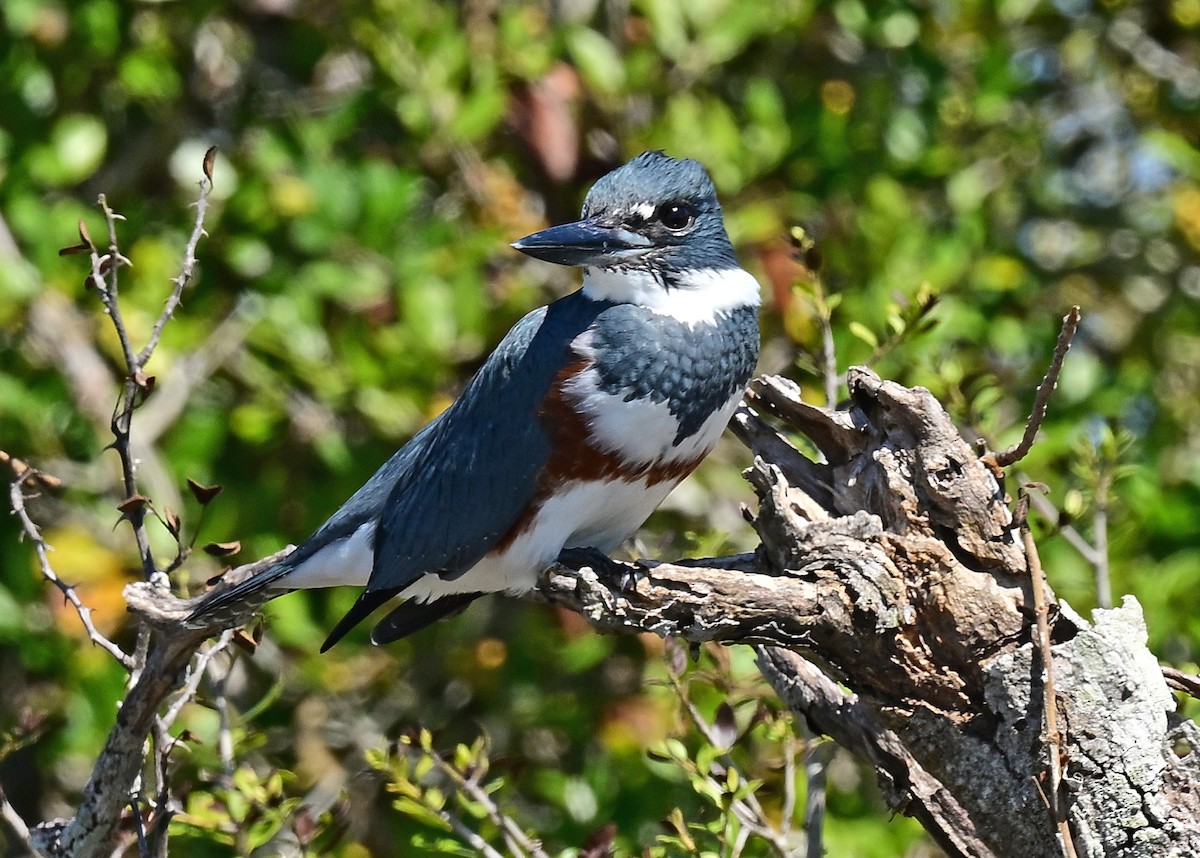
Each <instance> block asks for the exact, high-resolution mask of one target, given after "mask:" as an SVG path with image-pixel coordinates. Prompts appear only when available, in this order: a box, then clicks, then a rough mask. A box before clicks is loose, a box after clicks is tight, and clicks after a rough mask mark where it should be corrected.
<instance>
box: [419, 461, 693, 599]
mask: <svg viewBox="0 0 1200 858" xmlns="http://www.w3.org/2000/svg"><path fill="white" fill-rule="evenodd" d="M674 487H675V483H674V482H666V483H659V484H658V485H654V486H649V487H647V485H646V483H645V482H644V481H641V480H639V481H637V482H634V483H626V482H603V483H602V482H586V483H574V484H572V485H571V486H570V487H569V488H567V490H566V491H565V492H560V493H559V494H558V495H556V496H555V497H553V498H551V499H550V500H548V501H547V502H546V503H545V505H544V506H543V507H542V508H541V509H540V510H539V511H538V513H537V515H536V516H535V517H534V519H533V522H532V524H531V526H530V527H528V528H527V529H526V530H525V531H524V532H522V533H521V534H520V535H519V536H518V537H517V538H516V539H514V540H513V541H512V543H511V544H510V545H509V546H508V547H507V549H506V550H504V551H503V552H497V553H493V554H488V555H487V556H486V557H484V558H483V559H482V560H481V561H479V562H478V563H477V564H475V565H474V566H473V567H471V568H470V569H469V570H467V571H466V572H464V573H463V574H462V575H460V576H458V577H457V578H454V579H452V580H444V579H442V578H440V577H438V576H437V575H426V576H425V577H423V578H422V579H421V580H419V581H417V582H415V583H413V584H412V585H410V586H409V587H408V588H406V589H405V590H404V593H403V595H404V596H407V597H410V598H416V599H419V600H421V601H428V600H430V599H437V598H440V597H442V596H448V595H451V594H453V593H498V592H501V591H503V592H507V593H514V594H515V593H524V592H527V591H529V590H532V589H533V588H534V587H535V586H537V581H538V577H539V576H540V575H541V573H542V571H543V570H544V569H545V568H546V567H548V566H549V565H550V564H551V563H553V562H554V560H555V558H557V557H558V555H559V553H560V552H561V551H562V550H563V549H564V548H595V549H598V550H600V551H603V552H608V551H611V550H613V549H614V548H616V547H617V546H618V545H620V544H621V543H622V542H623V541H624V540H625V539H627V538H628V537H629V536H631V535H632V534H633V532H634V531H635V530H637V529H638V528H639V527H641V526H642V522H644V521H645V520H646V519H647V518H648V517H649V516H650V513H652V512H654V510H655V509H656V508H657V507H658V505H659V504H660V503H662V502H663V499H664V498H665V497H666V496H667V495H668V494H670V492H671V489H673V488H674Z"/></svg>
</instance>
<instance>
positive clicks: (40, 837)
mask: <svg viewBox="0 0 1200 858" xmlns="http://www.w3.org/2000/svg"><path fill="white" fill-rule="evenodd" d="M214 154H215V149H210V150H209V152H208V153H207V154H206V155H205V159H204V164H203V170H204V178H203V179H202V180H201V181H200V182H199V194H198V199H197V203H196V209H197V213H196V219H195V223H194V225H193V228H192V232H191V234H190V237H189V239H188V243H187V247H186V250H185V253H184V260H183V263H182V267H181V270H180V273H179V275H178V276H176V277H175V278H174V279H173V280H172V284H173V289H172V291H171V294H170V296H169V297H168V299H167V302H166V306H165V307H164V309H163V311H162V313H161V314H160V316H159V317H158V319H157V321H156V322H155V325H154V327H153V329H152V332H151V335H150V338H149V340H148V342H147V343H146V345H145V346H144V347H143V348H142V350H141V351H140V352H138V351H136V350H135V348H134V345H133V342H132V339H131V337H130V335H129V331H128V329H127V327H126V325H125V322H124V319H123V317H122V315H121V302H120V292H119V287H120V280H119V271H120V269H121V267H123V266H126V265H131V264H132V263H131V262H130V261H129V259H128V258H127V257H125V256H124V255H123V254H122V253H121V251H120V247H119V243H118V240H117V223H118V222H119V221H121V220H124V218H123V217H122V216H121V215H119V214H117V213H116V212H115V211H114V210H113V209H112V207H111V206H109V204H108V201H107V200H106V199H105V197H104V196H103V195H101V196H100V198H99V205H100V208H101V210H102V212H103V213H104V219H105V224H106V226H107V232H108V246H107V252H105V253H103V254H102V253H101V252H100V251H99V250H98V249H97V248H96V245H95V244H94V242H93V241H92V240H91V237H90V236H89V234H88V231H87V228H86V226H85V225H84V224H83V222H82V221H81V222H80V224H79V236H80V242H81V243H80V244H79V245H78V246H75V247H68V248H65V249H64V250H62V251H60V253H63V254H68V253H80V252H86V253H88V254H89V256H90V263H91V271H90V274H89V278H88V285H90V286H91V287H93V288H95V289H96V292H97V294H98V296H99V298H100V301H101V303H102V304H103V306H104V310H105V313H106V314H107V315H108V317H109V319H110V321H111V322H112V325H113V327H114V329H115V331H116V334H117V339H118V341H119V342H120V345H121V350H122V354H123V356H124V360H125V378H124V382H123V384H122V390H121V393H120V395H119V397H118V400H117V403H116V406H115V407H114V409H113V413H112V419H111V424H110V425H111V429H112V433H113V437H114V440H113V443H112V445H111V446H112V447H113V448H114V449H115V450H116V451H117V455H118V458H119V459H120V463H121V477H122V483H123V487H124V492H125V500H124V501H123V502H122V503H121V504H120V505H119V509H120V510H121V514H122V517H123V518H125V519H127V520H128V521H129V522H130V525H131V528H132V530H133V532H134V538H135V542H136V544H137V550H138V557H139V559H140V562H141V566H142V571H143V575H144V577H145V579H146V580H147V581H149V582H151V583H152V584H153V585H154V586H155V587H157V588H158V589H160V590H161V591H162V592H164V593H165V592H166V586H167V580H166V576H165V574H163V573H162V572H160V570H159V569H158V568H157V565H156V564H155V561H154V556H153V553H152V551H151V548H150V543H149V538H148V536H147V533H146V526H145V522H146V514H147V511H148V510H149V509H152V507H151V506H150V500H149V499H148V498H145V497H142V496H141V495H140V493H139V491H138V484H137V459H136V457H135V456H134V454H133V452H132V445H131V440H130V438H131V424H132V419H133V413H134V411H135V410H136V409H137V408H138V407H140V405H141V404H142V403H143V402H144V401H145V400H146V398H147V397H148V396H149V395H150V394H151V393H152V392H153V390H154V378H153V377H152V376H147V375H146V374H145V371H144V368H145V365H146V363H147V362H148V361H149V360H150V358H151V356H152V355H153V353H154V350H155V348H156V347H157V345H158V342H159V340H160V338H161V335H162V331H163V328H164V327H165V325H166V323H167V322H168V321H169V320H170V318H171V317H172V315H173V313H174V311H175V309H176V307H177V306H178V305H179V302H180V299H181V296H182V293H183V290H184V288H185V287H186V286H187V284H188V283H189V282H190V280H191V278H192V275H193V272H194V269H195V264H196V256H195V251H196V247H197V245H198V243H199V241H200V238H201V237H202V236H203V235H204V234H205V233H204V215H205V212H206V210H207V203H208V197H209V194H210V192H211V191H212V159H213V157H214ZM5 458H6V459H7V458H8V457H5ZM13 462H14V463H15V462H16V460H13ZM18 464H19V465H20V467H17V465H18ZM14 470H15V471H16V473H17V477H16V479H15V480H14V482H13V483H12V485H11V491H10V500H11V504H12V508H13V511H14V513H15V514H16V515H17V516H18V518H19V519H20V520H21V523H22V527H23V532H24V534H25V535H26V536H27V537H28V538H29V539H30V540H31V541H32V542H33V544H34V546H35V551H36V553H37V556H38V561H39V564H40V566H41V569H42V574H43V576H44V577H46V578H47V580H49V581H51V582H53V583H54V584H55V585H56V586H57V587H58V588H59V589H60V590H61V591H62V592H63V594H64V597H65V598H66V599H67V600H68V601H70V602H71V603H72V605H73V606H74V607H75V610H76V612H77V613H78V614H79V617H80V620H81V621H82V622H83V625H84V627H85V629H86V630H87V632H88V636H89V637H90V638H91V639H92V640H93V641H94V642H96V643H97V644H98V645H100V646H103V647H104V648H105V649H106V650H107V651H108V652H109V653H110V654H112V655H113V657H114V658H116V659H117V660H118V661H119V662H120V663H121V665H122V666H123V667H125V668H126V669H127V670H128V671H129V672H130V676H129V681H128V693H127V696H126V698H125V701H124V703H123V706H122V708H121V710H120V712H119V714H118V720H117V725H116V726H115V727H114V728H113V731H112V732H111V733H110V735H109V740H108V743H107V745H106V747H105V750H104V752H103V753H102V754H101V756H100V758H99V760H98V761H97V763H96V766H95V768H94V769H93V772H92V777H91V778H90V780H89V781H88V784H87V786H86V787H85V789H84V796H83V801H82V802H81V804H80V807H79V808H78V810H77V812H76V814H75V816H74V818H73V819H71V820H69V821H59V822H53V823H45V824H43V825H41V826H38V828H37V829H35V831H34V832H33V833H32V835H31V841H32V843H33V844H34V845H35V847H36V848H37V849H38V850H39V851H41V852H42V853H43V854H46V855H90V854H93V853H95V852H97V851H98V850H101V849H103V848H106V846H107V844H109V843H110V842H111V840H112V836H113V832H114V830H115V827H116V825H117V823H118V821H119V818H120V809H121V808H122V807H123V806H124V805H125V804H126V803H127V802H130V801H131V800H132V804H133V809H134V816H135V820H136V824H137V832H138V838H139V843H140V845H141V847H142V851H143V854H149V853H148V850H149V849H151V848H153V849H154V851H155V853H156V854H165V852H164V850H165V827H164V826H165V821H166V820H167V819H168V818H169V816H170V811H169V808H168V806H169V803H170V802H169V799H170V796H169V781H168V778H167V755H168V754H169V753H170V749H171V747H172V746H173V740H171V739H170V737H169V735H168V734H167V726H169V723H170V721H172V720H174V717H175V715H176V714H177V712H178V709H177V707H178V705H180V704H178V703H177V704H176V708H174V709H173V710H172V711H171V712H168V718H167V719H166V720H164V719H162V718H159V717H158V715H157V712H158V709H159V708H160V706H161V705H162V703H163V702H164V700H165V699H166V697H167V696H168V695H169V694H170V693H171V692H172V690H173V689H174V688H175V687H176V686H177V685H178V683H179V678H180V677H181V676H182V670H183V668H184V666H185V665H186V664H187V663H188V662H190V661H191V658H192V655H193V654H194V652H195V647H196V645H198V644H199V643H200V641H201V640H203V637H204V636H203V635H199V636H197V635H196V634H195V633H193V634H183V635H173V636H168V637H164V636H161V635H154V634H153V633H152V632H151V629H150V627H149V626H148V625H145V624H143V625H142V626H141V627H140V628H139V630H138V637H137V643H136V647H135V650H134V652H133V654H132V655H131V654H128V653H126V652H124V651H123V650H122V649H121V648H120V647H118V646H116V645H115V644H114V643H112V642H111V641H109V640H108V639H107V638H105V637H104V636H103V635H101V634H100V633H99V632H98V631H97V630H96V629H95V626H94V624H93V623H92V621H91V612H90V610H89V609H88V608H87V607H86V606H84V605H83V604H82V602H81V601H80V600H79V598H78V596H77V594H76V593H75V590H74V588H73V587H71V586H70V585H67V584H65V583H64V582H62V581H61V580H60V579H59V578H58V576H57V575H56V574H55V572H54V570H53V568H52V566H51V564H50V562H49V558H48V557H47V552H48V550H49V546H47V545H46V543H45V541H44V540H43V539H42V537H41V534H40V531H39V529H38V528H37V526H36V525H35V524H34V523H33V521H32V520H31V519H30V518H29V516H28V515H27V513H26V510H25V495H24V488H25V486H26V485H28V484H30V483H31V482H32V480H33V479H34V478H35V477H40V478H41V480H42V482H43V483H44V484H48V482H47V481H48V479H49V478H46V477H44V476H42V475H38V474H37V472H35V471H33V470H32V469H30V468H28V467H27V466H24V465H23V463H16V464H14ZM176 537H177V539H178V534H176ZM225 643H227V640H225V639H224V638H223V639H222V641H219V642H218V643H217V644H214V645H213V647H212V649H218V648H220V647H222V646H224V644H225ZM202 661H203V659H202ZM193 671H194V673H193V675H192V677H193V680H194V681H189V683H188V684H187V686H186V691H187V693H189V694H194V693H195V689H196V684H198V682H199V678H198V677H199V675H200V673H202V667H194V668H193ZM148 739H150V740H151V742H152V745H153V749H154V758H155V772H156V774H157V778H156V780H157V788H156V790H155V799H154V810H153V818H154V825H153V827H152V829H151V830H150V831H149V832H147V831H145V830H144V827H143V826H142V821H141V810H140V807H139V804H140V802H139V801H138V800H137V799H136V796H134V795H133V794H132V792H131V791H132V789H133V787H134V783H135V781H136V780H137V777H138V775H139V773H140V770H141V762H142V759H143V757H144V754H145V750H146V742H147V740H148Z"/></svg>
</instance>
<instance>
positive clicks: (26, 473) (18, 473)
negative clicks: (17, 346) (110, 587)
mask: <svg viewBox="0 0 1200 858" xmlns="http://www.w3.org/2000/svg"><path fill="white" fill-rule="evenodd" d="M0 462H5V463H7V464H8V465H10V466H11V467H12V469H13V472H14V474H15V478H14V479H13V481H12V483H11V484H10V485H9V489H8V498H9V504H10V506H11V507H12V511H13V514H15V515H16V517H17V521H19V522H20V523H21V532H22V534H23V535H24V537H25V538H26V539H28V540H29V541H30V543H31V544H32V545H33V550H34V554H35V555H36V556H37V560H38V568H39V569H40V570H41V573H42V577H43V578H45V579H46V580H47V581H49V582H50V583H51V584H53V585H54V586H55V587H57V588H58V589H59V591H60V592H61V593H62V595H63V599H65V600H66V601H67V602H70V603H71V607H73V608H74V609H75V613H76V614H78V615H79V621H80V622H81V623H83V628H84V631H86V632H87V636H88V639H89V640H91V641H92V643H94V644H95V645H96V646H98V647H101V648H102V649H104V650H105V651H107V652H108V653H109V654H110V655H111V656H112V657H113V658H115V659H116V660H117V661H118V662H120V664H121V665H122V666H123V667H124V668H125V669H126V670H131V669H132V668H133V658H132V657H131V656H130V655H129V653H127V652H125V650H123V649H121V647H119V646H117V644H115V643H113V642H112V641H111V640H109V639H108V638H107V637H105V635H104V634H103V633H102V632H101V631H100V630H99V629H97V628H96V624H95V623H93V622H92V609H91V608H89V607H88V606H87V605H85V604H84V603H83V600H81V599H80V598H79V593H78V592H76V590H75V587H74V586H73V585H71V584H68V583H67V582H65V581H63V580H62V578H60V577H59V576H58V574H57V573H56V572H55V571H54V567H53V565H51V563H50V556H49V554H50V551H51V548H50V546H49V545H48V544H47V543H46V540H44V539H43V538H42V532H41V529H40V528H39V527H38V526H37V524H36V523H34V521H33V519H32V518H30V517H29V511H28V510H27V509H26V508H25V488H26V486H33V485H41V486H43V487H46V488H55V487H56V486H57V483H58V481H57V480H56V479H55V478H54V477H51V476H50V475H49V474H43V473H41V472H40V471H37V470H35V469H34V468H31V467H30V466H29V465H27V464H25V463H24V462H22V461H21V460H20V459H17V458H14V457H12V456H9V455H8V454H7V453H5V452H4V451H2V450H0Z"/></svg>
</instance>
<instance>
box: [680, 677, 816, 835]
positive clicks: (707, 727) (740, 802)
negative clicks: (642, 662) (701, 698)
mask: <svg viewBox="0 0 1200 858" xmlns="http://www.w3.org/2000/svg"><path fill="white" fill-rule="evenodd" d="M667 676H668V677H670V680H671V687H672V688H673V689H674V690H675V694H676V696H677V697H678V698H679V701H680V702H681V703H682V704H683V709H684V711H685V712H686V713H687V715H688V719H689V720H690V721H691V722H692V724H693V725H694V726H695V727H696V729H697V730H699V731H700V733H701V734H702V735H703V736H704V738H705V740H706V741H707V742H708V743H709V744H710V745H712V746H713V747H714V748H720V747H722V745H723V742H722V740H721V739H720V737H718V736H717V734H716V733H715V732H714V731H713V725H712V724H709V723H708V721H706V720H705V718H704V716H703V715H701V714H700V710H699V709H697V708H696V704H695V703H693V702H692V700H691V698H690V697H688V695H687V690H686V689H685V688H684V687H683V682H682V681H681V680H680V677H679V675H678V674H677V673H676V672H675V670H674V669H673V668H672V667H671V665H670V664H669V663H668V665H667ZM717 759H718V760H720V762H721V765H722V766H724V767H725V768H726V769H732V768H736V766H735V764H734V762H733V758H732V757H730V756H729V754H728V753H725V754H721V755H720V756H719V757H718V758H717ZM700 774H701V775H702V776H703V777H704V778H705V780H707V781H708V782H709V784H710V786H713V787H715V788H716V789H718V790H723V789H724V786H723V785H722V784H720V783H719V782H718V781H717V779H716V778H714V777H712V776H711V774H710V773H709V772H701V773H700ZM730 810H732V811H733V812H734V814H735V815H736V816H737V818H738V820H739V821H740V822H741V823H742V825H744V826H745V827H746V828H748V829H749V830H750V831H752V832H753V833H754V834H757V835H758V836H759V837H761V838H762V839H763V840H765V841H766V842H767V843H768V844H770V846H771V848H772V849H774V850H775V851H776V852H777V853H778V854H779V855H780V858H791V856H792V849H791V847H790V846H789V845H788V843H787V840H786V838H785V837H784V835H783V832H782V831H779V830H776V829H775V828H774V827H773V826H772V825H771V823H770V822H769V821H768V820H767V815H766V812H765V811H764V810H763V807H762V805H761V804H759V801H758V797H757V796H756V795H755V794H754V793H753V792H750V793H748V794H747V795H746V797H745V799H737V800H735V801H733V802H731V803H730Z"/></svg>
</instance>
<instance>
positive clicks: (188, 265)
mask: <svg viewBox="0 0 1200 858" xmlns="http://www.w3.org/2000/svg"><path fill="white" fill-rule="evenodd" d="M212 153H213V150H211V149H210V150H209V154H206V155H205V161H206V163H207V162H208V160H209V157H210V154H212ZM209 172H211V166H210V167H209V168H208V170H207V171H206V173H209ZM198 185H199V187H200V194H199V196H198V197H197V198H196V223H195V225H194V226H193V227H192V234H191V236H190V237H189V238H188V243H187V248H186V249H185V250H184V252H183V265H182V266H181V267H180V269H179V274H177V275H176V276H175V277H174V278H173V279H172V280H171V282H172V283H173V284H174V286H175V288H174V289H172V290H171V294H170V295H169V296H168V297H167V303H166V306H164V307H163V311H162V313H161V314H160V315H159V317H158V321H156V322H155V323H154V328H153V330H151V331H150V339H148V340H147V341H146V345H145V346H144V347H143V348H142V350H141V352H140V353H138V356H137V364H138V366H139V367H143V366H145V365H146V362H147V361H149V360H150V356H151V355H152V354H154V349H155V348H157V346H158V341H159V339H160V338H161V337H162V332H163V328H164V327H166V324H167V322H169V321H170V320H171V316H172V315H174V313H175V309H176V308H177V307H178V306H179V302H180V301H181V300H182V298H183V290H184V288H186V287H187V285H188V283H190V282H191V280H192V274H193V272H194V271H195V268H196V247H197V245H199V243H200V238H201V237H202V236H205V235H207V234H208V233H206V232H205V231H204V215H205V214H206V213H207V212H208V196H209V194H210V193H212V188H213V183H212V179H211V178H210V177H209V175H207V174H206V175H205V177H204V178H202V179H201V180H200V181H199V182H198Z"/></svg>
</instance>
